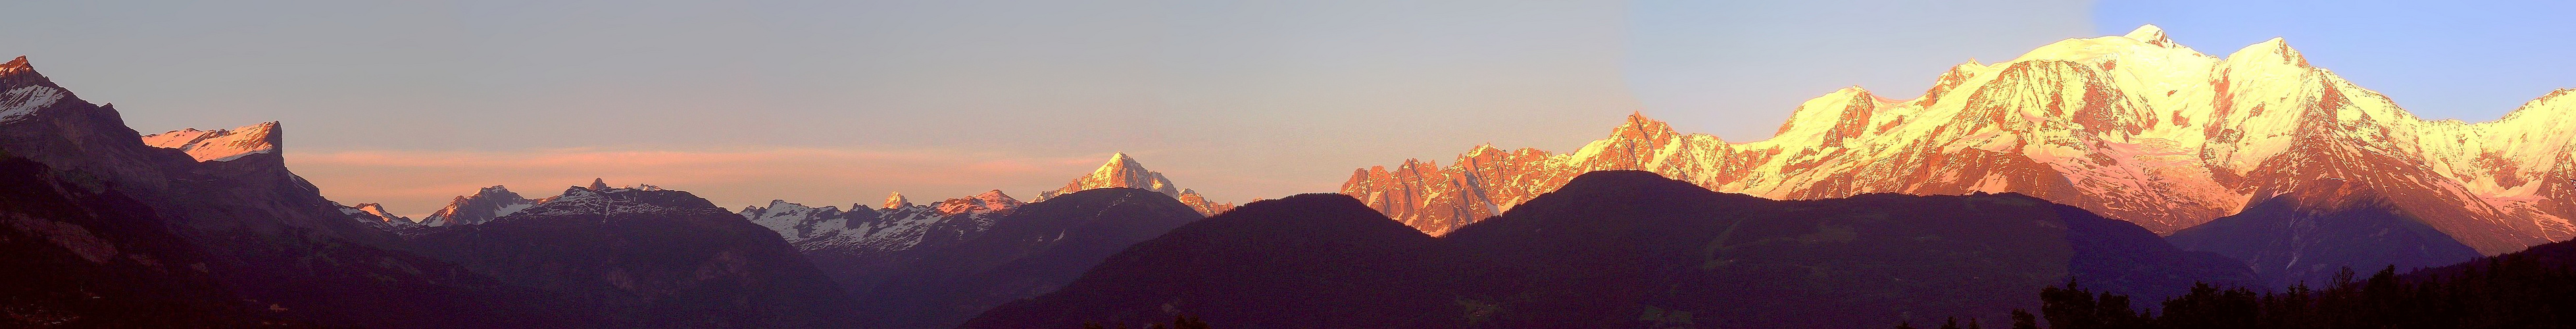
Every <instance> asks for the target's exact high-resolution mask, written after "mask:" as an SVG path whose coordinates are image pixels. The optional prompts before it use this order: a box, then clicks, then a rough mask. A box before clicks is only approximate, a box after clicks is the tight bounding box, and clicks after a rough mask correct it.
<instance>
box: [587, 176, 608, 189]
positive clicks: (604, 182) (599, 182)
mask: <svg viewBox="0 0 2576 329" xmlns="http://www.w3.org/2000/svg"><path fill="white" fill-rule="evenodd" d="M590 190H592V191H607V190H608V179H605V178H592V179H590Z"/></svg>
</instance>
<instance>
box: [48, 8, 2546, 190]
mask: <svg viewBox="0 0 2576 329" xmlns="http://www.w3.org/2000/svg"><path fill="white" fill-rule="evenodd" d="M2568 7H2569V6H2568V5H2561V4H2529V3H2476V4H2469V5H2455V4H2447V3H2445V4H2442V5H2439V6H2424V5H2383V4H2371V3H2351V2H2251V3H2248V2H2237V1H2225V2H2221V1H2179V2H2178V1H2112V2H2103V3H2092V2H2083V1H2011V0H1980V1H1903V2H1869V1H1779V2H1747V1H1719V2H1705V1H1664V0H1639V1H1602V2H1557V1H1547V2H1518V1H1402V2H1397V1H1239V2H1194V1H972V0H967V1H955V0H951V1H863V2H844V1H762V0H754V1H722V2H681V1H598V2H558V1H544V2H533V1H383V2H364V3H356V2H347V1H241V2H225V3H205V2H175V1H174V2H99V1H32V2H13V3H11V4H10V5H9V6H8V8H7V9H6V10H0V54H11V55H27V56H29V57H30V58H31V59H33V60H34V62H35V65H36V67H37V69H38V70H40V71H43V72H45V73H46V74H47V75H49V76H52V77H53V78H54V79H55V81H57V82H59V83H61V84H63V85H65V86H66V87H69V88H71V89H72V90H73V91H74V92H76V93H79V94H80V95H81V96H82V97H83V98H85V99H88V100H91V101H96V102H110V103H115V104H117V108H118V109H119V110H121V111H124V113H125V118H126V120H128V123H129V124H131V125H133V126H134V127H135V128H136V129H137V130H143V131H145V132H147V133H149V132H157V131H164V130H173V129H179V128H187V127H197V128H218V127H231V126H240V125H247V124H251V123H255V122H261V121H272V120H274V121H283V122H284V123H285V127H286V130H287V132H288V134H287V138H288V145H287V146H288V152H287V158H288V162H289V165H290V166H291V167H292V168H293V169H294V170H295V171H296V172H297V173H299V174H302V175H304V176H305V177H306V178H308V179H311V180H312V181H313V182H315V184H317V185H320V186H321V187H322V188H323V191H324V193H325V194H327V195H328V196H330V197H332V198H333V199H335V200H339V201H342V202H345V203H360V202H384V203H387V208H390V209H391V210H394V211H396V212H397V213H402V214H409V215H417V214H421V213H426V212H428V211H430V210H433V209H435V208H436V207H439V206H441V205H444V203H445V200H446V199H447V198H449V197H452V196H455V195H458V194H464V193H471V192H473V191H474V188H475V187H479V186H489V185H501V184H506V185H509V186H512V187H513V188H514V189H515V190H519V191H521V192H522V193H526V194H530V195H532V196H538V195H547V194H552V193H553V192H555V191H557V189H560V188H562V187H564V186H570V185H577V184H583V183H587V182H588V181H589V179H590V178H592V177H605V178H607V179H608V180H609V181H610V182H611V183H612V184H621V185H622V184H632V183H651V184H656V185H661V186H663V187H668V188H675V189H683V190H689V191H692V192H696V193H698V194H700V195H702V196H706V197H708V198H710V199H712V200H714V201H716V202H717V203H718V204H720V205H726V206H742V205H749V204H755V203H763V202H766V201H767V200H769V199H780V198H783V199H788V200H789V201H795V202H803V203H807V204H811V205H824V204H847V203H852V202H859V203H868V204H874V203H876V201H877V200H882V198H883V196H884V193H886V192H888V191H902V192H905V194H907V195H910V196H912V197H913V199H915V200H935V199H939V198H946V197H955V196H964V195H969V194H973V193H977V192H981V191H983V190H987V189H1002V190H1004V191H1006V192H1010V193H1011V194H1013V195H1015V196H1019V197H1023V198H1027V197H1033V196H1034V194H1035V192H1036V191H1039V190H1045V189H1052V188H1054V187H1057V186H1060V185H1062V184H1064V182H1065V181H1068V180H1070V179H1072V178H1073V177H1074V176H1078V175H1081V174H1084V173H1088V172H1089V171H1090V169H1091V168H1092V167H1094V166H1096V165H1098V164H1099V162H1101V161H1104V160H1106V159H1107V157H1108V155H1109V154H1110V153H1111V152H1127V153H1129V154H1133V155H1135V156H1137V158H1138V159H1139V160H1141V161H1143V162H1144V163H1145V164H1146V165H1147V166H1148V167H1150V168H1152V169H1154V170H1156V171H1162V172H1165V173H1167V174H1168V175H1169V176H1170V177H1171V179H1172V180H1173V181H1175V182H1176V183H1177V184H1178V185H1180V186H1182V187H1186V188H1192V189H1196V190H1199V191H1200V192H1202V193H1205V194H1207V195H1209V196H1211V197H1212V198H1214V199H1218V200H1227V201H1238V202H1239V201H1243V200H1248V199H1252V198H1272V197H1279V196H1283V195H1287V194H1291V193H1299V192H1331V191H1333V190H1335V189H1336V188H1337V187H1338V186H1339V184H1340V183H1341V182H1342V181H1343V180H1344V179H1346V178H1348V176H1349V175H1350V170H1352V169H1353V168H1362V167H1366V166H1370V165H1392V164H1395V163H1397V162H1400V161H1401V160H1403V159H1405V158H1424V159H1435V160H1441V161H1442V162H1444V163H1445V162H1447V160H1449V159H1451V158H1452V157H1454V156H1455V154H1457V153H1459V152H1461V151H1465V150H1466V149H1467V148H1469V147H1471V146H1473V145H1476V144H1480V143H1492V144H1495V145H1496V146H1501V147H1507V148H1514V147H1539V148H1544V149H1550V150H1558V151H1564V150H1571V149H1573V148H1575V147H1578V146H1580V145H1582V143H1584V142H1587V141H1590V140H1592V139H1595V138H1599V137H1600V136H1601V135H1604V134H1606V133H1607V132H1608V130H1609V129H1610V128H1611V127H1612V126H1614V125H1616V124H1617V123H1618V122H1619V121H1620V120H1621V116H1622V115H1624V114H1626V113H1628V112H1630V111H1643V112H1645V113H1646V114H1647V115H1649V116H1652V117H1656V118H1660V119H1665V120H1668V121H1672V123H1673V124H1674V125H1675V126H1676V127H1677V128H1679V129H1682V130H1685V131H1691V132H1707V133H1713V134H1717V135H1719V136H1721V137H1724V138H1727V139H1728V140H1736V141H1749V140H1757V139H1763V138H1767V137H1768V135H1769V134H1770V132H1771V131H1773V130H1774V129H1776V128H1777V127H1778V126H1779V124H1780V122H1781V120H1783V119H1784V118H1786V117H1787V115H1788V112H1789V110H1790V109H1791V108H1793V107H1794V106H1795V105H1796V104H1797V103H1798V102H1800V101H1803V100H1805V99H1807V98H1809V97H1814V96H1816V95H1821V94H1824V93H1826V92H1830V91H1832V90H1834V89H1836V88H1841V87H1845V86H1854V85H1857V86H1862V87H1865V88H1869V89H1871V90H1874V91H1878V92H1880V93H1883V94H1887V95H1890V96H1891V97H1900V96H1906V95H1913V94H1917V93H1920V92H1921V90H1922V89H1923V88H1925V87H1926V86H1928V85H1929V84H1930V83H1931V81H1932V80H1933V78H1934V77H1935V76H1936V75H1937V74H1938V73H1939V72H1941V71H1942V70H1944V69H1946V68H1947V67H1949V66H1950V65H1952V64H1956V63H1960V62H1964V61H1967V60H1968V59H1970V58H1977V59H1986V60H1988V61H1992V60H1998V59H2006V58H2010V57H2013V56H2015V55H2018V54H2020V53H2021V52H2023V51H2026V50H2028V49H2030V48H2034V47H2038V46H2040V45H2044V44H2047V43H2049V42H2051V41H2054V40H2057V39H2061V38H2068V37H2089V36H2097V35H2113V34H2120V33H2123V32H2126V31H2128V30H2129V29H2131V28H2134V27H2136V26H2137V25H2138V24H2141V23H2154V24H2158V25H2160V26H2163V27H2164V28H2165V29H2167V30H2168V31H2170V33H2171V35H2172V37H2173V39H2175V40H2176V41H2179V42H2182V43H2184V44H2186V45H2190V46H2193V47H2195V48H2199V49H2203V50H2204V51H2213V50H2228V49H2235V48H2237V47H2241V46H2243V45H2245V44H2251V43H2254V42H2257V41H2261V40H2262V39H2265V38H2270V37H2272V36H2284V37H2288V38H2289V40H2290V44H2291V45H2292V46H2294V47H2298V48H2300V49H2301V50H2302V51H2303V52H2305V53H2306V54H2307V56H2308V57H2309V58H2310V60H2311V62H2313V63H2317V64H2318V65H2320V66H2323V67H2326V68H2329V69H2333V70H2335V71H2336V72H2338V73H2341V74H2344V75H2345V76H2346V77H2348V78H2351V79H2352V80H2353V81H2355V82H2356V83H2360V84H2361V85H2363V86H2365V87H2368V88H2372V89H2375V90H2379V91H2381V92H2383V93H2386V94H2388V95H2389V96H2391V97H2393V98H2396V99H2397V100H2398V102H2399V103H2400V104H2401V105H2403V106H2406V107H2407V108H2409V109H2412V110H2415V111H2416V112H2417V113H2419V114H2421V115H2424V116H2427V117H2432V118H2459V119H2465V120H2469V121H2484V120H2492V119H2494V118H2496V117H2499V116H2501V115H2502V114H2503V113H2504V112H2505V111H2508V110H2510V109H2511V108H2512V107H2513V106H2515V105H2517V104H2520V103H2521V102H2523V101H2526V100H2529V99H2531V98H2532V97H2536V96H2539V95H2541V94H2542V93H2544V92H2546V91H2548V90H2550V89H2554V88H2564V87H2576V68H2571V67H2570V66H2569V64H2566V63H2567V61H2566V60H2564V59H2566V58H2568V55H2570V54H2576V49H2571V48H2570V47H2571V46H2570V45H2571V44H2576V43H2568V42H2563V40H2562V39H2564V37H2565V36H2567V35H2571V33H2570V32H2571V31H2576V29H2571V25H2570V24H2569V23H2565V22H2564V21H2568V20H2565V19H2559V18H2557V17H2551V16H2548V15H2550V14H2551V13H2566V12H2576V11H2571V10H2569V9H2576V8H2568Z"/></svg>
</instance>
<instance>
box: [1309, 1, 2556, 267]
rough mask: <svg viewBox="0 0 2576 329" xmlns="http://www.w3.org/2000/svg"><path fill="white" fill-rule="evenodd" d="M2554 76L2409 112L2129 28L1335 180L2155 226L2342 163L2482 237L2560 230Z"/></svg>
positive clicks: (1352, 185)
mask: <svg viewBox="0 0 2576 329" xmlns="http://www.w3.org/2000/svg"><path fill="white" fill-rule="evenodd" d="M2570 94H2576V92H2570V91H2569V90H2559V91H2556V92H2552V93H2550V94H2548V95H2543V96H2541V97H2540V98H2538V99H2536V100H2533V101H2531V102H2529V103H2527V104H2525V105H2523V107H2522V108H2520V109H2517V110H2515V111H2514V112H2513V113H2512V114H2510V115H2507V116H2506V117H2505V118H2503V119H2500V120H2496V121H2491V122H2484V123H2476V124H2471V123H2465V122H2460V121H2457V120H2440V121H2426V120H2421V119H2417V118H2416V117H2415V116H2414V115H2413V114H2411V113H2408V112H2407V111H2405V110H2403V109H2401V108H2399V107H2397V105H2396V104H2395V103H2394V102H2392V101H2391V100H2389V99H2388V98H2387V97H2385V96H2381V95H2379V94H2378V93H2375V92H2371V91H2369V90H2367V89H2363V88H2361V87H2360V86H2358V85H2355V84H2353V83H2352V82H2350V81H2346V80H2344V79H2343V78H2341V77H2339V76H2337V75H2335V74H2334V73H2333V72H2331V71H2328V70H2325V69H2322V68H2317V67H2314V66H2310V65H2309V64H2308V63H2307V61H2306V60H2305V58H2304V57H2303V56H2302V55H2300V54H2299V52H2298V51H2297V50H2294V49H2292V48H2290V46H2289V45H2288V43H2286V42H2285V41H2283V40H2281V39H2278V38H2275V39H2272V40H2269V41H2265V42H2262V43H2257V44H2254V45H2250V46H2246V47H2244V48H2242V49H2239V50H2237V51H2235V52H2234V53H2231V54H2229V55H2227V56H2226V57H2224V58H2221V57H2216V56H2210V55H2207V54H2202V53H2200V52H2198V51H2195V50H2192V49H2191V48H2189V47H2184V46H2182V45H2179V44H2175V43H2173V42H2172V40H2171V39H2168V38H2166V37H2165V35H2164V33H2163V31H2162V30H2161V29H2159V28H2156V27H2154V26H2144V27H2140V28H2138V29H2137V30H2136V31H2133V32H2131V33H2129V34H2127V35H2122V36H2109V37H2099V38H2090V39H2068V40H2064V41H2059V42H2057V43H2053V44H2050V45H2047V46H2044V47H2040V48H2038V49H2036V50H2033V51H2031V52H2029V53H2026V54H2024V55H2022V56H2021V57H2019V58H2015V59H2013V60H2010V61H2005V62H2000V63H1994V64H1982V63H1977V62H1973V61H1972V62H1969V63H1964V64H1960V65H1957V66H1954V67H1952V68H1951V69H1950V70H1949V71H1948V72H1944V73H1943V74H1941V76H1940V78H1939V79H1938V80H1937V82H1936V83H1935V84H1934V86H1933V87H1932V88H1931V89H1929V90H1927V91H1925V92H1923V93H1922V94H1921V96H1918V97H1915V98H1913V99H1904V100H1899V99H1891V98H1888V97H1884V96H1883V95H1881V94H1878V93H1873V92H1871V91H1868V90H1862V89H1860V88H1856V87H1855V88H1845V89H1842V90H1838V91H1835V92H1833V93H1829V94H1826V95H1824V96H1822V97H1817V98H1814V99H1812V100H1809V101H1807V102H1805V103H1804V104H1802V105H1800V106H1799V107H1798V109H1797V110H1796V112H1795V114H1794V115H1793V116H1792V119H1791V120H1790V121H1789V122H1788V123H1786V124H1783V125H1782V126H1781V128H1780V130H1779V132H1778V133H1777V134H1776V135H1775V136H1774V137H1773V138H1771V139H1767V140H1762V141H1753V142H1742V143H1736V142H1727V141H1724V140H1720V139H1719V138H1717V137H1715V136H1710V135H1705V134H1682V133H1679V132H1676V131H1674V130H1673V129H1672V128H1671V127H1670V126H1669V125H1666V124H1664V123H1662V122H1659V121H1655V120H1652V119H1648V118H1646V117H1644V116H1643V115H1642V114H1640V115H1631V116H1630V117H1629V119H1628V121H1627V122H1626V123H1625V124H1623V125H1621V126H1619V127H1618V128H1616V129H1614V130H1612V133H1611V135H1610V136H1609V137H1608V138H1604V139H1601V140H1596V141H1593V142H1591V143H1590V144H1587V145H1585V146H1584V147H1582V148H1581V149H1578V150H1576V151H1574V152H1572V153H1552V152H1549V151H1544V150H1539V149H1535V148H1522V149H1518V150H1503V149H1500V148H1495V147H1493V146H1490V145H1487V146H1477V147H1475V148H1472V149H1470V150H1468V151H1467V152H1466V153H1464V154H1462V155H1460V156H1459V157H1458V158H1457V159H1456V160H1455V161H1454V162H1452V163H1451V164H1449V165H1447V166H1442V165H1440V164H1438V163H1436V162H1433V161H1421V160H1406V161H1405V162H1404V163H1402V164H1400V165H1397V166H1395V167H1394V168H1392V169H1388V168H1385V167H1372V168H1367V169H1360V170H1357V171H1356V172H1354V173H1353V174H1352V176H1351V178H1350V179H1349V180H1348V181H1346V182H1345V183H1344V184H1343V185H1342V191H1341V192H1342V193H1343V194H1346V195H1350V196H1352V197H1355V198H1359V199H1360V200H1362V201H1363V202H1366V203H1368V204H1369V205H1370V206H1371V207H1372V208H1374V209H1378V210H1380V211H1382V212H1384V213H1386V214H1387V215H1388V216H1390V217H1393V218H1395V219H1396V220H1399V221H1402V222H1403V223H1405V224H1406V225H1408V226H1413V227H1415V228H1417V229H1420V230H1422V231H1424V232H1429V233H1432V234H1444V233H1447V232H1449V231H1451V230H1455V229H1457V228H1459V227H1462V226H1464V225H1466V224H1468V223H1472V222H1474V221H1477V220H1481V219H1483V218H1487V217H1491V216H1494V215H1498V214H1501V213H1503V212H1505V211H1507V210H1509V209H1511V208H1513V207H1514V206H1517V205H1519V204H1521V203H1523V202H1527V201H1528V200H1529V199H1530V198H1534V197H1536V196H1537V195H1539V194H1542V193H1545V192H1547V191H1552V190H1554V189H1556V188H1557V187H1559V186H1562V185H1564V184H1565V182H1566V181H1567V180H1569V179H1571V178H1572V177H1574V176H1575V175H1579V174H1581V173H1584V172H1590V171H1598V170H1644V171H1651V172H1655V173H1658V174H1662V175H1665V176H1668V177H1673V178H1675V179H1680V180H1684V181H1688V182H1691V183H1692V184H1695V185H1699V186H1701V187H1705V188H1708V189H1710V190H1714V191H1720V192H1731V193H1744V194H1750V195H1755V196H1760V197H1764V198H1772V199H1784V200H1804V199H1823V198H1838V197H1849V196H1855V195H1861V194H1868V193H1904V194H1917V195H1958V194H1968V193H1974V192H1990V193H2000V192H2016V193H2022V194H2027V195H2031V196H2034V197H2038V198H2041V199H2045V200H2049V201H2051V202H2056V203H2061V204H2068V205H2075V206H2078V207H2083V208H2084V209H2086V210H2090V211H2093V212H2096V213H2100V214H2102V215H2103V216H2106V217H2110V218H2115V219H2121V220H2127V221H2130V222H2133V223H2137V224H2138V225H2140V226H2143V227H2146V228H2148V229H2150V230H2153V231H2155V232H2158V233H2160V234H2170V233H2172V232H2175V231H2177V230H2181V229H2183V228H2186V227H2191V226H2194V225H2198V224H2200V223H2203V222H2206V221H2209V220H2211V219H2215V218H2219V217H2223V216H2227V215H2231V214H2235V213H2236V212H2238V211H2240V210H2242V209H2244V208H2245V207H2247V206H2248V205H2249V204H2250V203H2251V202H2252V201H2254V200H2260V199H2267V198H2269V197H2271V196H2276V195H2282V194H2288V193H2294V192H2296V191H2298V190H2300V189H2302V188H2304V187H2306V186H2309V185H2312V184H2314V183H2316V182H2323V181H2338V182H2351V183H2353V184H2358V185H2359V186H2358V187H2357V188H2346V189H2343V190H2351V191H2361V190H2368V191H2375V192H2372V193H2371V195H2374V197H2375V198H2379V199H2382V200H2385V203H2387V204H2392V205H2394V207H2396V208H2398V209H2401V210H2403V211H2406V212H2409V213H2415V214H2422V215H2423V216H2421V217H2422V220H2424V221H2426V224H2428V225H2430V226H2432V227H2434V228H2436V229H2438V230H2440V231H2441V232H2443V233H2445V234H2447V235H2450V236H2451V237H2453V238H2456V239H2458V240H2459V241H2461V242H2462V243H2465V244H2467V245H2469V246H2471V247H2474V248H2476V249H2477V250H2478V251H2480V252H2482V253H2486V254H2495V253H2501V252H2508V251H2513V250H2519V249H2521V248H2522V247H2525V246H2530V245H2535V244H2540V243H2545V242H2549V241H2557V240H2565V239H2568V238H2570V237H2576V226H2571V225H2570V223H2569V221H2568V219H2567V218H2569V217H2571V216H2576V196H2571V195H2568V194H2567V193H2568V192H2567V191H2569V189H2570V188H2576V153H2571V152H2570V149H2571V148H2570V143H2569V142H2570V138H2571V137H2570V136H2569V134H2566V133H2564V132H2565V131H2576V97H2569V95H2570Z"/></svg>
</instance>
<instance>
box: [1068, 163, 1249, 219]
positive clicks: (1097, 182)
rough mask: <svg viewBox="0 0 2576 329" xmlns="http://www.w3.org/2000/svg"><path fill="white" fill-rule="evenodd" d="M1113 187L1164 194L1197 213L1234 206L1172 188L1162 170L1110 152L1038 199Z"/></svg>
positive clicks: (1212, 212)
mask: <svg viewBox="0 0 2576 329" xmlns="http://www.w3.org/2000/svg"><path fill="white" fill-rule="evenodd" d="M1112 187H1125V188H1135V189H1143V190H1149V191H1154V192H1159V193H1163V195H1169V196H1172V198H1174V199H1179V200H1181V204H1186V205H1189V206H1190V208H1192V209H1197V210H1198V211H1199V214H1200V215H1210V216H1213V215H1216V214H1217V213H1222V212H1225V211H1226V210H1232V209H1234V204H1231V203H1213V202H1208V200H1207V198H1206V197H1202V196H1199V193H1198V191H1192V190H1187V189H1179V188H1176V187H1173V186H1172V180H1171V179H1169V178H1165V177H1163V173H1160V172H1154V171H1153V170H1146V169H1145V164H1142V163H1137V162H1136V158H1134V157H1129V156H1127V153H1116V154H1111V155H1110V156H1109V162H1108V163H1103V164H1101V165H1100V169H1093V170H1092V171H1091V174H1090V175H1084V176H1082V177H1077V178H1074V179H1073V182H1071V183H1065V184H1064V187H1063V188H1058V189H1056V190H1054V191H1046V192H1039V193H1038V201H1046V200H1047V199H1048V198H1053V197H1055V196H1056V195H1061V194H1069V193H1073V192H1081V191H1082V190H1089V189H1096V188H1112Z"/></svg>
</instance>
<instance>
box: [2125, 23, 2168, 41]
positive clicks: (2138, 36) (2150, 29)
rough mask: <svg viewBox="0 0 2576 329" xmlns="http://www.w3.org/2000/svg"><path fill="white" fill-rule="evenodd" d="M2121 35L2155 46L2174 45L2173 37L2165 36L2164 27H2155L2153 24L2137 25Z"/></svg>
mask: <svg viewBox="0 0 2576 329" xmlns="http://www.w3.org/2000/svg"><path fill="white" fill-rule="evenodd" d="M2122 37H2127V38H2129V39H2134V40H2138V41H2140V42H2146V43H2147V44H2151V45H2157V46H2165V47H2172V46H2173V45H2174V43H2173V39H2166V38H2165V29H2164V28H2161V27H2156V25H2155V24H2147V25H2139V26H2138V29H2136V30H2129V34H2128V35H2123V36H2122Z"/></svg>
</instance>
